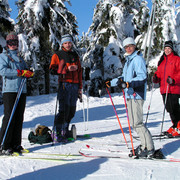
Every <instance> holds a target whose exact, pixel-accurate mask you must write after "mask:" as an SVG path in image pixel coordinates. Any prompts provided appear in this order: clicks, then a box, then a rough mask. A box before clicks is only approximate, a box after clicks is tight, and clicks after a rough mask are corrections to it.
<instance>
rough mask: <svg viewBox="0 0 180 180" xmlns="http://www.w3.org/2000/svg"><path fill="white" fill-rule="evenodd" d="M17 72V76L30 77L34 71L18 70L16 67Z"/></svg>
mask: <svg viewBox="0 0 180 180" xmlns="http://www.w3.org/2000/svg"><path fill="white" fill-rule="evenodd" d="M17 72H18V76H23V77H26V78H30V77H33V76H34V72H33V71H30V70H19V69H17Z"/></svg>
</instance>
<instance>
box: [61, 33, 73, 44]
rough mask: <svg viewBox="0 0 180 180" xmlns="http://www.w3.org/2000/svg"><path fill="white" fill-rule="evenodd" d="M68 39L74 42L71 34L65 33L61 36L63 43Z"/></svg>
mask: <svg viewBox="0 0 180 180" xmlns="http://www.w3.org/2000/svg"><path fill="white" fill-rule="evenodd" d="M68 41H69V42H72V37H71V36H70V35H69V34H65V35H63V36H62V37H61V45H62V44H63V43H65V42H68Z"/></svg>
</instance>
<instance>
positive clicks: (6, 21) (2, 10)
mask: <svg viewBox="0 0 180 180" xmlns="http://www.w3.org/2000/svg"><path fill="white" fill-rule="evenodd" d="M9 11H10V8H9V4H8V1H7V0H1V1H0V53H1V52H2V50H3V47H5V46H6V40H5V37H6V35H7V33H8V32H9V31H12V30H13V23H12V19H11V18H10V15H9ZM2 103H3V101H2V78H1V76H0V104H2Z"/></svg>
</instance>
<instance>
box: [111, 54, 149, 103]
mask: <svg viewBox="0 0 180 180" xmlns="http://www.w3.org/2000/svg"><path fill="white" fill-rule="evenodd" d="M121 78H122V79H123V80H124V81H125V82H128V83H129V88H126V89H124V92H125V96H126V99H144V100H145V99H146V88H147V70H146V63H145V60H144V59H143V57H142V56H141V55H139V54H138V51H135V52H134V53H133V54H131V55H129V56H126V63H125V65H124V68H123V74H122V76H121ZM117 80H118V78H117V79H114V80H112V81H111V86H115V84H116V83H117Z"/></svg>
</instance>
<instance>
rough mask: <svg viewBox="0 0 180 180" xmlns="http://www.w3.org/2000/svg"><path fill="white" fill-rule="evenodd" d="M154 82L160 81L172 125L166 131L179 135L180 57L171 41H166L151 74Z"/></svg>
mask: <svg viewBox="0 0 180 180" xmlns="http://www.w3.org/2000/svg"><path fill="white" fill-rule="evenodd" d="M153 82H154V83H160V92H161V94H162V97H163V102H164V103H165V99H166V92H167V100H166V104H165V108H166V110H167V112H169V114H170V117H171V120H172V123H173V125H172V126H171V127H170V128H169V129H168V130H167V132H166V133H168V134H171V135H172V136H179V135H180V104H179V100H180V57H179V56H178V55H177V53H176V52H175V51H174V50H173V43H172V41H166V42H165V45H164V53H163V55H162V56H161V58H160V60H159V62H158V68H157V71H156V72H155V73H154V76H153Z"/></svg>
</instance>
